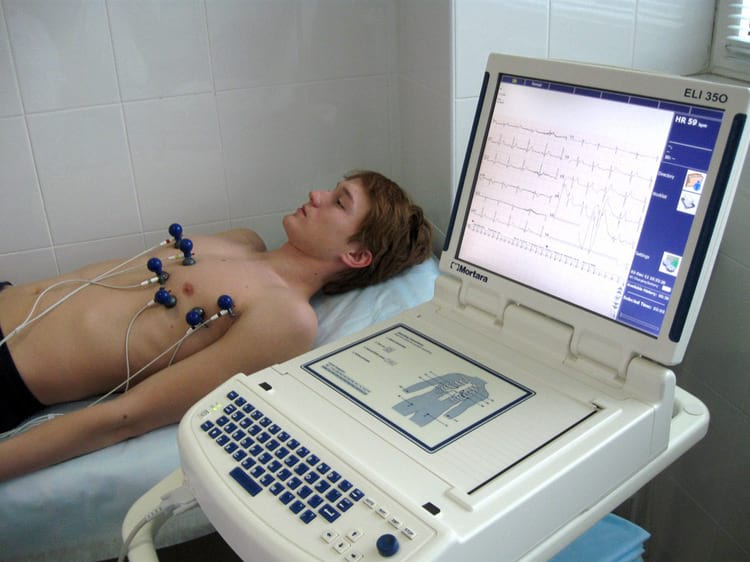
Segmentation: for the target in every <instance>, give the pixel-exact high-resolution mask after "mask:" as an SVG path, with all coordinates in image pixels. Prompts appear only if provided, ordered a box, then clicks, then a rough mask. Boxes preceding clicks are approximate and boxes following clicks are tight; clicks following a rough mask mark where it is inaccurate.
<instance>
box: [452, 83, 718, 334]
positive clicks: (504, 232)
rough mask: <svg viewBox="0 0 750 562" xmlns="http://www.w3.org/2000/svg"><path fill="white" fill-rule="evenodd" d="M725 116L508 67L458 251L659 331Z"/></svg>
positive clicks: (544, 288) (625, 321)
mask: <svg viewBox="0 0 750 562" xmlns="http://www.w3.org/2000/svg"><path fill="white" fill-rule="evenodd" d="M722 116H723V112H722V111H719V110H713V109H707V108H702V107H698V106H691V105H687V104H676V103H674V102H666V101H662V100H658V99H653V98H643V97H636V96H631V95H628V94H623V93H615V92H610V91H604V90H595V89H590V88H582V87H580V86H573V85H567V84H562V83H556V82H548V81H540V80H535V79H532V78H525V77H520V76H511V75H507V74H506V75H500V77H499V80H498V84H497V94H496V97H495V100H494V108H493V110H492V115H491V121H490V124H489V126H488V128H487V136H486V138H485V139H484V146H483V149H482V152H481V160H480V163H479V169H478V173H477V176H476V179H475V183H474V186H473V192H472V194H471V198H470V200H469V208H468V212H467V213H466V219H465V223H464V225H463V231H462V234H461V241H460V245H459V248H458V258H459V259H461V260H462V261H464V262H466V263H468V264H471V265H474V266H477V267H479V268H482V269H484V270H487V271H489V272H491V273H495V274H497V275H500V276H503V277H506V278H509V279H512V280H514V281H516V282H519V283H521V284H523V285H526V286H529V287H532V288H534V289H536V290H539V291H541V292H543V293H546V294H549V295H552V296H553V297H556V298H559V299H562V300H565V301H567V302H570V303H572V304H574V305H576V306H579V307H582V308H585V309H587V310H590V311H592V312H594V313H596V314H598V315H601V316H605V317H607V318H611V319H613V320H615V321H617V322H619V323H621V324H623V325H626V326H628V327H630V328H634V329H636V330H639V331H641V332H643V333H645V334H648V335H651V336H658V335H659V333H660V330H661V328H662V323H663V320H664V315H665V311H666V308H667V305H668V303H669V301H670V299H671V298H677V296H676V295H674V294H673V289H674V287H675V279H676V276H677V274H678V272H679V270H680V267H681V266H682V256H683V253H684V251H685V247H686V243H687V240H688V235H689V233H690V229H691V226H692V223H693V218H694V216H695V214H696V209H698V208H699V207H700V206H701V205H703V204H704V202H703V200H702V187H703V186H704V184H705V182H706V179H707V173H708V168H709V162H710V161H711V157H712V152H713V150H714V147H715V144H716V139H717V135H718V132H719V127H720V125H721V120H722ZM685 267H687V264H685Z"/></svg>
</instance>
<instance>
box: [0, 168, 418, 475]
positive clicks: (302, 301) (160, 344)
mask: <svg viewBox="0 0 750 562" xmlns="http://www.w3.org/2000/svg"><path fill="white" fill-rule="evenodd" d="M283 224H284V229H285V231H286V234H287V239H288V240H287V242H286V243H285V244H284V245H283V246H281V247H280V248H278V249H276V250H273V251H266V248H265V244H264V243H263V241H262V240H261V239H260V238H259V237H258V236H257V235H256V234H255V233H253V232H252V231H249V230H232V231H228V232H225V233H222V234H219V235H216V236H205V237H197V236H196V237H195V238H193V242H194V248H195V257H196V263H195V264H194V265H191V266H183V265H181V264H180V262H179V261H172V262H169V261H167V259H166V258H167V256H168V255H170V254H171V255H174V254H175V252H176V251H175V249H174V248H171V249H170V248H169V247H166V248H164V249H161V250H159V251H156V252H154V253H153V254H152V255H154V256H158V257H161V259H162V261H163V263H164V264H165V265H164V270H165V271H167V272H168V273H169V275H170V276H169V279H168V280H167V281H166V284H165V286H164V287H165V288H166V289H168V290H169V291H170V292H171V293H172V295H173V296H174V297H176V305H175V306H173V307H172V308H166V307H163V306H160V305H154V306H151V307H149V308H148V309H146V310H144V311H143V312H142V313H140V314H139V310H140V309H142V308H143V307H144V305H145V304H146V303H147V302H148V301H149V300H150V299H152V298H153V296H154V293H155V291H156V289H157V288H158V285H150V288H144V289H130V290H127V289H122V290H118V289H113V288H106V287H101V286H94V285H92V286H88V287H86V288H85V289H83V290H81V291H79V292H78V293H76V294H75V295H74V296H73V297H71V298H70V299H69V300H67V301H66V302H65V303H63V304H62V305H60V306H59V307H58V308H57V309H55V310H54V311H52V312H50V313H49V314H47V315H46V316H44V317H42V318H41V319H39V320H38V321H37V322H35V323H33V324H31V325H29V326H27V327H26V328H25V329H23V330H21V331H19V332H18V333H17V334H15V335H14V337H12V338H10V339H9V340H8V342H7V349H6V350H4V349H2V348H0V359H1V357H2V353H3V352H5V351H9V352H10V355H11V357H12V362H13V363H15V368H16V369H17V371H18V374H19V375H20V376H19V377H18V379H17V381H16V385H18V384H21V385H22V388H21V390H23V385H25V387H26V388H27V389H28V392H29V393H30V395H28V396H27V398H28V399H29V401H30V402H31V403H32V404H33V405H35V406H36V407H37V408H38V407H41V406H42V405H52V404H56V403H60V402H68V401H73V400H81V399H84V398H88V397H92V396H97V395H101V394H104V393H105V392H107V391H109V390H110V389H112V388H114V387H116V386H117V385H120V384H121V383H123V381H124V380H125V378H126V368H125V364H126V357H125V347H126V345H125V334H126V333H127V332H129V333H130V337H129V342H128V358H129V364H130V366H131V367H130V371H131V373H132V372H136V371H138V370H139V369H141V368H142V367H143V366H144V365H146V364H147V363H149V362H150V361H151V360H152V359H153V358H155V357H156V356H158V355H159V354H160V353H162V352H163V351H164V350H165V349H166V348H169V347H170V346H171V345H172V344H174V343H175V342H176V341H177V340H179V339H180V338H181V337H182V336H184V335H185V333H186V330H187V329H188V325H187V324H186V322H185V316H186V314H187V312H188V311H190V310H191V309H192V308H193V307H202V308H204V309H205V311H206V317H210V316H211V315H213V314H214V313H215V312H218V310H219V309H218V306H217V304H216V303H217V297H218V296H220V295H223V294H226V295H230V296H231V297H232V300H233V301H234V307H233V314H232V315H225V316H223V317H221V318H219V319H218V320H216V321H214V322H212V323H211V324H210V325H208V326H205V327H202V328H198V329H197V330H195V333H194V334H192V335H191V336H189V337H188V338H186V339H185V341H184V343H183V344H182V345H180V346H179V348H178V351H177V353H176V356H175V357H174V362H173V363H172V364H171V365H169V362H170V357H171V355H172V353H171V352H170V353H167V354H166V355H165V356H164V357H163V358H162V359H160V360H159V361H157V362H156V363H154V364H153V365H152V366H151V367H149V368H147V369H146V370H145V371H144V372H143V373H142V374H140V375H139V376H138V377H136V378H134V379H133V380H132V382H131V383H130V389H129V390H128V391H127V392H124V393H122V394H118V395H117V398H114V399H112V400H109V401H103V402H101V403H98V404H96V405H94V406H92V407H88V408H83V409H81V410H78V411H76V412H73V413H70V414H66V415H64V416H61V417H57V418H55V419H52V420H51V421H48V422H46V423H44V424H42V425H40V426H38V427H35V428H32V429H30V430H28V431H26V432H23V433H21V434H20V435H17V436H15V437H11V438H9V439H6V440H4V441H0V481H2V480H6V479H9V478H13V477H15V476H18V475H21V474H24V473H27V472H31V471H34V470H38V469H40V468H43V467H45V466H49V465H51V464H55V463H58V462H61V461H64V460H67V459H69V458H72V457H75V456H78V455H81V454H84V453H87V452H90V451H93V450H96V449H100V448H102V447H106V446H108V445H111V444H113V443H117V442H119V441H122V440H124V439H128V438H130V437H134V436H137V435H140V434H143V433H145V432H147V431H150V430H152V429H155V428H158V427H160V426H164V425H167V424H172V423H176V422H178V421H179V420H180V418H181V417H182V415H183V414H184V413H185V412H186V411H187V409H188V408H189V407H190V406H191V405H192V404H193V403H195V402H196V401H197V400H198V399H200V398H201V397H202V396H204V395H205V394H207V393H208V392H209V391H210V390H212V389H213V388H215V387H216V386H218V385H219V384H221V383H222V382H223V381H225V380H226V379H227V378H229V377H230V376H232V375H233V374H235V373H237V372H245V373H253V372H255V371H258V370H260V369H263V368H265V367H267V366H269V365H272V364H275V363H278V362H282V361H285V360H287V359H290V358H292V357H294V356H296V355H299V354H301V353H303V352H305V351H308V350H309V349H310V347H311V346H312V343H313V340H314V337H315V333H316V329H317V318H316V315H315V311H314V310H313V308H312V307H311V306H310V304H309V300H310V298H311V297H312V296H313V295H314V294H315V293H316V292H318V291H319V290H321V289H323V290H324V291H326V292H343V291H345V290H348V289H350V288H355V287H362V286H366V285H368V284H372V283H376V282H379V281H382V280H384V279H386V278H388V277H390V276H392V275H395V274H397V273H398V272H400V271H402V270H403V269H405V268H406V267H408V266H410V265H412V264H416V263H419V262H421V261H423V260H424V259H425V258H426V257H427V256H428V255H429V252H430V248H431V242H430V237H431V230H430V227H429V225H428V224H427V223H426V221H425V219H424V217H423V215H422V211H421V209H419V207H416V206H415V205H413V204H412V203H411V202H410V201H409V200H408V198H407V197H406V195H405V194H404V193H403V191H401V189H400V188H399V187H398V186H396V185H395V184H394V183H393V182H391V181H390V180H388V179H386V178H384V177H383V176H381V175H380V174H377V173H374V172H361V173H356V174H353V175H350V176H348V177H347V178H345V179H344V180H342V181H341V182H339V184H338V185H337V186H336V188H335V189H333V190H331V191H315V192H312V193H310V197H309V201H308V202H307V203H305V204H304V205H303V206H302V207H300V208H299V209H297V210H296V211H295V212H294V213H293V214H290V215H287V216H285V217H284V219H283ZM148 257H150V256H145V257H144V259H143V266H142V267H140V268H138V269H137V270H131V271H124V272H123V273H121V274H119V275H116V276H113V277H111V278H109V279H107V280H106V283H108V284H112V285H119V286H127V285H133V284H138V283H139V282H141V281H143V280H144V279H146V278H148V277H151V276H153V273H151V272H149V271H147V269H146V267H145V265H146V261H147V258H148ZM116 263H117V262H113V263H104V264H97V265H92V266H88V267H84V268H82V269H80V270H78V271H76V272H75V273H72V274H70V275H66V276H63V277H60V278H57V279H53V280H48V281H44V282H40V283H32V284H29V285H25V286H18V287H5V288H4V290H2V291H0V329H2V331H3V332H4V333H5V334H6V335H7V334H8V333H10V332H11V331H12V330H14V329H15V328H16V327H17V326H18V325H19V324H20V323H21V322H22V321H23V320H24V319H25V318H26V316H27V314H28V313H29V311H30V309H31V307H32V305H33V303H34V301H35V300H36V299H37V296H38V295H39V294H40V293H41V291H42V290H44V289H45V288H46V287H48V286H50V285H52V284H53V283H55V282H58V281H60V280H62V279H66V278H70V279H73V278H76V279H78V278H82V279H93V278H95V277H96V276H98V275H100V274H101V273H103V272H104V271H107V270H108V269H109V268H111V267H113V266H114V265H116ZM131 265H132V264H131ZM125 269H127V268H124V270H125ZM79 285H80V283H78V284H76V283H71V284H69V285H68V284H65V285H61V286H60V287H57V288H54V289H52V290H51V291H50V292H49V293H48V294H46V295H45V296H44V297H43V299H42V301H41V303H40V309H43V308H44V307H45V306H47V305H49V304H51V303H54V302H56V301H57V300H59V299H60V298H61V297H62V296H64V295H66V294H68V293H69V292H70V291H71V290H72V289H74V288H76V287H77V286H79ZM134 318H135V320H133V319H134ZM131 322H132V328H131V329H130V330H128V326H129V325H130V324H131ZM11 367H12V365H11ZM7 370H8V365H6V364H4V363H0V375H2V376H1V377H0V379H1V381H0V385H1V386H0V402H2V401H3V400H7V399H6V398H5V397H4V396H3V395H5V396H8V394H9V393H8V392H6V388H7V385H8V384H9V383H8V382H7V381H8V379H9V378H11V375H12V373H9V372H4V371H7ZM9 408H10V407H9V406H8V407H6V406H0V409H2V410H7V409H9ZM32 414H33V411H31V412H25V413H24V416H28V415H32ZM19 421H20V420H13V421H10V422H5V421H4V422H5V423H6V427H3V428H0V431H5V430H7V429H8V427H7V426H8V425H10V426H12V425H15V424H17V423H18V422H19Z"/></svg>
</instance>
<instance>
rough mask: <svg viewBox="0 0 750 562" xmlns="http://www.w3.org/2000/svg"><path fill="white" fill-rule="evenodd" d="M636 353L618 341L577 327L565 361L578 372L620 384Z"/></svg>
mask: <svg viewBox="0 0 750 562" xmlns="http://www.w3.org/2000/svg"><path fill="white" fill-rule="evenodd" d="M636 355H637V354H635V353H634V352H633V351H632V350H630V349H628V348H626V347H625V346H624V345H622V343H620V342H616V341H613V340H612V339H609V338H606V337H604V336H603V335H601V334H598V333H595V332H592V331H590V330H587V329H578V330H576V332H575V334H574V336H573V339H572V340H571V345H570V355H569V356H568V359H567V360H566V363H567V364H569V365H571V366H574V367H575V369H577V370H578V371H580V372H583V373H586V374H588V375H590V376H593V377H595V378H597V379H600V380H603V381H604V382H607V383H610V384H615V385H618V386H620V385H622V383H623V381H624V380H625V378H626V376H627V371H628V365H629V364H630V362H631V361H632V360H633V358H634V357H636Z"/></svg>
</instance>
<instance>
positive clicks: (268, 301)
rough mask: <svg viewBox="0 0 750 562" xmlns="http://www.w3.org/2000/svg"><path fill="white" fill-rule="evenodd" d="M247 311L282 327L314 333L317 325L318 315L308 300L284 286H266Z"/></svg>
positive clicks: (253, 315) (252, 315) (254, 316)
mask: <svg viewBox="0 0 750 562" xmlns="http://www.w3.org/2000/svg"><path fill="white" fill-rule="evenodd" d="M247 312H249V313H250V314H249V316H251V317H253V318H255V319H258V318H259V317H262V318H263V319H264V320H265V321H266V322H268V323H271V324H272V325H274V326H278V327H280V328H284V329H294V330H295V331H300V330H301V331H305V332H312V333H314V332H315V331H316V330H317V327H318V316H317V314H316V313H315V309H314V308H313V307H312V305H311V304H310V302H309V301H308V300H306V299H304V298H303V297H301V296H300V295H298V294H297V293H295V292H294V291H290V290H289V289H286V288H284V287H268V288H266V289H265V290H264V291H263V297H262V298H260V299H257V300H255V301H254V302H253V303H252V304H251V305H250V307H249V310H248V311H247Z"/></svg>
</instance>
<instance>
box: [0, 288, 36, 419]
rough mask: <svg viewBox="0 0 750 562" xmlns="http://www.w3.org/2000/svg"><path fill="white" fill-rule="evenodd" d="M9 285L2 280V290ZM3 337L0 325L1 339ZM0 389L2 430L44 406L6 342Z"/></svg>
mask: <svg viewBox="0 0 750 562" xmlns="http://www.w3.org/2000/svg"><path fill="white" fill-rule="evenodd" d="M8 285H10V283H8V282H7V281H0V291H2V290H3V289H4V288H5V287H7V286H8ZM3 337H5V336H3V329H2V326H0V340H1V339H3ZM0 389H2V390H1V391H0V432H4V431H8V430H9V429H13V428H14V427H16V426H17V425H18V424H19V423H21V422H22V421H23V420H25V419H26V418H28V417H29V416H31V415H32V414H35V413H36V412H38V411H40V410H42V409H43V408H44V404H42V403H41V402H39V400H37V399H36V397H35V396H34V395H33V394H31V391H30V390H29V389H28V388H27V387H26V383H24V382H23V379H22V378H21V375H20V373H19V372H18V369H16V364H15V363H14V362H13V357H11V355H10V351H9V350H8V346H7V345H5V344H3V345H0Z"/></svg>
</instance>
